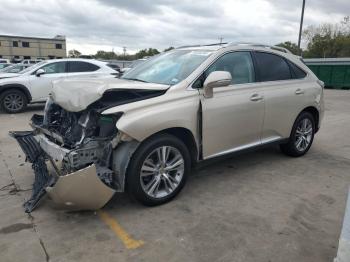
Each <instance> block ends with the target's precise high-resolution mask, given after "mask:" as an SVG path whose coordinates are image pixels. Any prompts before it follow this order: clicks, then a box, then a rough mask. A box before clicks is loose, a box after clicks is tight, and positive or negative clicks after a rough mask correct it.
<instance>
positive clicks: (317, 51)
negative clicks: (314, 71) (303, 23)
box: [303, 16, 350, 58]
mask: <svg viewBox="0 0 350 262" xmlns="http://www.w3.org/2000/svg"><path fill="white" fill-rule="evenodd" d="M303 37H304V39H306V41H307V50H306V52H305V53H304V56H305V57H325V58H326V57H348V56H350V18H349V16H347V17H344V19H343V21H341V22H340V23H337V24H322V25H320V26H308V27H307V28H306V29H305V30H304V32H303Z"/></svg>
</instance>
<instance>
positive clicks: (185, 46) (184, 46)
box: [176, 42, 228, 49]
mask: <svg viewBox="0 0 350 262" xmlns="http://www.w3.org/2000/svg"><path fill="white" fill-rule="evenodd" d="M227 44H228V43H226V42H225V43H213V44H207V45H183V46H179V47H177V48H176V49H178V48H187V47H201V46H216V45H227Z"/></svg>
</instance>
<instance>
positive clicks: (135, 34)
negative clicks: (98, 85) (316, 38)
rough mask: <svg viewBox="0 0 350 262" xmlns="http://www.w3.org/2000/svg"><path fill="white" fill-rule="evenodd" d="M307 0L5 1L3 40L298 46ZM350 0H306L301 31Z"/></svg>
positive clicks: (83, 47)
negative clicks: (8, 37) (62, 37)
mask: <svg viewBox="0 0 350 262" xmlns="http://www.w3.org/2000/svg"><path fill="white" fill-rule="evenodd" d="M301 4H302V0H217V1H214V0H202V1H199V0H192V1H190V0H79V1H78V0H75V1H73V0H60V1H59V0H0V6H1V7H0V8H1V9H0V10H1V15H0V34H10V35H25V36H37V37H53V36H55V35H58V34H60V35H65V36H66V38H67V51H68V50H70V49H73V48H75V49H77V50H79V51H81V52H82V53H84V54H94V53H96V51H97V50H105V51H111V50H112V49H113V50H114V51H115V52H121V51H122V47H123V46H126V47H127V50H128V51H129V53H132V52H135V51H136V50H139V49H143V48H148V47H154V48H157V49H159V50H163V49H164V48H166V47H169V46H179V45H185V44H199V43H202V44H204V43H213V42H218V41H219V40H218V38H219V37H223V38H224V41H231V42H237V41H249V42H258V43H266V44H276V43H279V42H282V41H288V40H290V41H292V42H297V38H298V30H299V20H300V12H301ZM349 14H350V2H349V0H306V10H305V23H304V25H305V26H307V25H311V24H314V25H317V24H319V23H325V22H331V23H335V22H339V21H340V20H341V19H342V18H343V17H344V16H346V15H349Z"/></svg>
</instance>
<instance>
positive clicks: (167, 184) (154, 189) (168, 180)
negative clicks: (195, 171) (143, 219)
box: [140, 146, 185, 198]
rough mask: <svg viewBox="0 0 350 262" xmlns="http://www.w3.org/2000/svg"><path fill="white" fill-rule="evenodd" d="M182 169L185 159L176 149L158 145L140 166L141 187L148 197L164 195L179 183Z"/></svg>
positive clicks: (183, 169) (182, 174) (182, 173)
mask: <svg viewBox="0 0 350 262" xmlns="http://www.w3.org/2000/svg"><path fill="white" fill-rule="evenodd" d="M184 171H185V161H184V158H183V156H182V154H181V153H180V151H179V150H178V149H176V148H175V147H172V146H161V147H158V148H156V149H154V150H153V151H152V152H151V153H150V154H149V155H148V156H147V157H146V159H145V160H144V162H143V164H142V166H141V170H140V182H141V187H142V189H143V191H144V192H145V193H146V194H147V195H148V196H149V197H152V198H163V197H166V196H168V195H170V194H171V193H172V192H174V190H176V188H177V187H178V186H179V185H180V182H181V180H182V178H183V176H184Z"/></svg>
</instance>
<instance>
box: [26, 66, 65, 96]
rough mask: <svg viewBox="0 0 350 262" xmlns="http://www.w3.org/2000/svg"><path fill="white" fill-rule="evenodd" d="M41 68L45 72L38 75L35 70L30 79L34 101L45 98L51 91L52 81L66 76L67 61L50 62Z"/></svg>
mask: <svg viewBox="0 0 350 262" xmlns="http://www.w3.org/2000/svg"><path fill="white" fill-rule="evenodd" d="M39 69H43V70H44V71H45V73H44V74H42V75H40V76H37V75H36V72H33V74H32V75H31V76H30V81H29V86H30V92H31V94H32V101H33V102H36V101H41V100H45V99H46V98H47V97H48V96H49V94H50V92H51V89H52V81H54V80H58V79H61V78H64V77H65V76H66V62H53V63H48V64H45V65H44V66H42V67H40V68H38V70H39Z"/></svg>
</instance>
